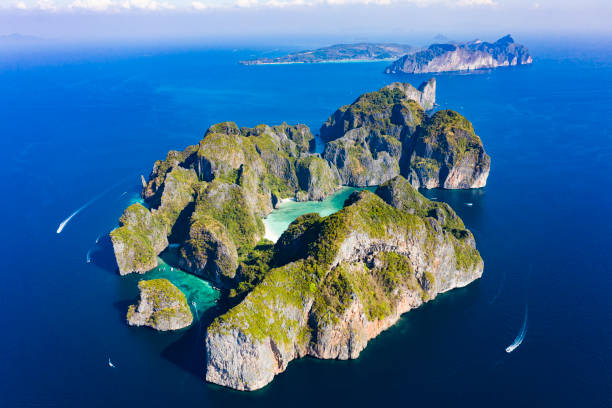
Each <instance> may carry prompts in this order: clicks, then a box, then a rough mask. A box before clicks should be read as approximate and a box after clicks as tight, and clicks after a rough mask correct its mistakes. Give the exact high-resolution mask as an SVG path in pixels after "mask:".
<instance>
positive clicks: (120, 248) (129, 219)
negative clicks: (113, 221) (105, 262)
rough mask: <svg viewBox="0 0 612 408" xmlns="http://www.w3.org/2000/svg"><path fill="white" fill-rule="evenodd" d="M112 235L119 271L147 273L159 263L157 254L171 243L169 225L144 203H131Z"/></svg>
mask: <svg viewBox="0 0 612 408" xmlns="http://www.w3.org/2000/svg"><path fill="white" fill-rule="evenodd" d="M119 225H120V226H119V228H117V229H115V230H113V231H112V232H111V234H110V236H111V241H112V243H113V249H114V251H115V258H116V259H117V265H118V267H119V273H120V274H121V275H125V274H128V273H131V272H138V273H144V272H146V271H148V270H150V269H153V268H155V267H156V266H157V254H159V253H160V252H161V251H163V250H164V249H165V248H166V247H167V246H168V237H167V229H166V226H165V225H164V224H163V223H162V222H160V221H159V220H158V219H157V218H156V217H154V216H153V215H152V214H151V212H150V211H149V210H148V209H147V208H145V207H144V206H142V205H141V204H133V205H131V206H129V207H128V208H127V209H126V210H125V212H124V213H123V215H122V216H121V218H120V219H119Z"/></svg>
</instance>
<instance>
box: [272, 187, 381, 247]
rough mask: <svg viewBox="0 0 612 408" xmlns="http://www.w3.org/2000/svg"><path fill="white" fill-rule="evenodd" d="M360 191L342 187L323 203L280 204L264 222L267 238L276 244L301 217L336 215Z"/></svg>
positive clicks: (291, 202) (292, 202)
mask: <svg viewBox="0 0 612 408" xmlns="http://www.w3.org/2000/svg"><path fill="white" fill-rule="evenodd" d="M375 189H376V188H375V187H368V190H372V191H374V190H375ZM359 190H363V188H354V187H342V188H341V189H339V190H338V191H336V192H335V193H334V194H332V195H330V196H329V197H327V198H326V199H325V200H323V201H306V202H296V201H293V200H290V201H285V202H283V203H281V204H279V205H278V207H277V208H276V209H275V210H274V211H272V212H271V213H270V214H269V215H268V216H267V217H266V218H264V220H263V222H264V225H265V226H266V238H267V239H269V240H270V241H273V242H276V241H277V240H278V238H279V237H280V236H281V234H282V233H283V232H284V231H285V230H286V229H287V227H288V226H289V224H291V223H292V222H293V220H295V219H296V218H297V217H299V216H300V215H304V214H308V213H313V212H314V213H319V215H320V216H321V217H325V216H328V215H330V214H333V213H335V212H336V211H338V210H340V209H341V208H342V207H343V206H344V201H345V200H346V199H347V198H348V197H349V196H350V195H351V193H352V192H353V191H359Z"/></svg>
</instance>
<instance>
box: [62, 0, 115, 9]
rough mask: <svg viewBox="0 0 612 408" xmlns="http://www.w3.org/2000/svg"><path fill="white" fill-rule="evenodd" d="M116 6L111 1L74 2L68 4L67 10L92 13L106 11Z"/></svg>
mask: <svg viewBox="0 0 612 408" xmlns="http://www.w3.org/2000/svg"><path fill="white" fill-rule="evenodd" d="M115 6H116V4H115V2H113V1H112V0H76V1H73V2H72V3H70V5H69V6H68V8H71V9H85V10H92V11H106V10H109V9H111V8H114V7H115Z"/></svg>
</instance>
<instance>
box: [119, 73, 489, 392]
mask: <svg viewBox="0 0 612 408" xmlns="http://www.w3.org/2000/svg"><path fill="white" fill-rule="evenodd" d="M434 98H435V81H433V80H431V81H428V82H426V83H424V84H423V85H422V86H421V87H420V89H419V90H417V89H415V88H413V87H412V86H410V85H408V84H401V83H395V84H391V85H390V86H387V87H384V88H382V89H381V90H379V91H377V92H371V93H368V94H365V95H362V96H361V97H359V98H358V99H357V100H356V101H355V102H354V103H353V104H351V105H347V106H345V107H342V108H340V109H339V110H338V111H337V112H336V113H335V114H334V115H333V116H332V117H330V119H329V120H328V121H327V122H326V124H325V125H324V126H323V128H322V134H325V137H326V138H327V143H326V146H325V149H324V152H323V154H322V155H319V154H313V153H312V148H313V140H314V139H313V135H312V133H311V132H310V130H309V129H308V127H306V126H304V125H297V126H289V125H287V124H282V125H280V126H267V125H259V126H256V127H254V128H239V127H238V126H237V125H236V124H235V123H233V122H223V123H219V124H216V125H213V126H211V127H210V128H209V129H208V131H207V132H206V135H205V136H204V138H203V139H202V140H201V141H200V143H199V144H198V145H197V146H191V147H188V148H187V149H186V150H184V151H183V152H174V151H173V152H170V153H169V154H168V156H167V157H166V159H165V160H163V161H158V162H156V163H155V166H154V168H153V171H152V172H151V175H150V177H149V180H144V182H143V192H142V196H143V198H144V200H145V203H146V204H147V205H148V207H149V208H147V207H145V206H143V205H140V204H135V205H133V206H130V207H129V208H128V209H127V210H126V211H125V213H124V214H123V216H122V217H121V219H120V227H119V228H117V229H115V230H114V231H113V232H112V233H111V239H112V242H113V247H114V250H115V255H116V258H117V263H118V265H119V271H120V273H121V274H125V273H130V272H145V271H147V270H149V269H151V268H153V267H155V266H156V265H157V255H158V254H159V253H160V251H162V250H163V249H164V248H166V247H167V246H168V243H169V242H172V243H173V244H175V245H177V246H178V263H179V266H180V267H181V268H182V269H184V270H186V271H188V272H191V273H193V274H196V275H198V276H201V277H203V278H205V279H207V280H209V281H211V282H212V283H213V284H214V285H215V286H217V287H219V288H222V289H223V291H222V293H223V296H224V299H223V300H224V303H223V304H224V310H227V312H226V313H224V314H223V315H221V316H218V317H217V318H216V319H215V320H214V321H213V323H212V324H211V326H210V327H209V328H208V330H207V334H206V348H207V372H206V379H207V380H208V381H211V382H214V383H217V384H221V385H224V386H228V387H232V388H236V389H240V390H253V389H257V388H261V387H263V386H264V385H265V384H267V383H269V382H270V381H271V380H272V379H273V378H274V376H275V375H276V374H277V373H279V372H282V371H283V370H285V369H286V367H287V365H288V364H289V362H290V361H291V360H293V359H295V358H298V357H301V356H305V355H311V356H315V357H319V358H339V359H347V358H356V357H357V356H358V355H359V353H360V352H361V350H363V348H364V347H366V345H367V343H368V341H369V340H370V339H371V338H373V337H375V336H376V335H377V334H378V333H380V332H381V331H382V330H385V329H386V328H388V327H390V326H391V325H393V324H394V323H395V322H396V321H397V319H398V318H399V316H400V315H401V314H402V313H405V312H406V311H408V310H410V309H412V308H415V307H418V306H419V305H421V304H422V303H424V302H427V301H429V300H431V299H433V298H434V297H435V296H436V295H437V294H439V293H442V292H445V291H447V290H451V289H452V288H455V287H461V286H465V285H467V284H469V283H470V282H471V281H473V280H474V279H477V278H478V277H479V276H480V275H481V274H482V269H483V262H482V259H481V258H480V255H479V253H478V251H477V250H476V248H475V242H474V238H473V236H472V234H471V233H470V232H469V231H468V230H467V229H466V228H465V226H464V225H463V222H462V221H461V220H460V219H459V217H457V215H456V214H455V213H454V211H453V210H452V209H451V208H450V207H449V206H448V205H446V204H441V203H436V202H430V201H428V200H427V199H426V198H425V197H423V196H422V195H420V194H419V193H418V191H417V190H415V187H428V188H430V187H438V186H440V187H445V188H471V187H479V186H482V185H484V183H485V182H486V177H487V175H488V171H489V166H490V159H489V157H488V156H487V155H486V154H485V153H484V149H483V148H482V143H481V141H480V139H479V138H478V136H476V134H475V133H474V129H473V127H472V125H471V123H470V122H469V121H467V119H465V118H464V117H463V116H461V115H459V114H458V113H456V112H453V111H440V112H437V113H435V114H433V115H432V116H431V117H429V116H427V114H426V113H425V109H424V108H423V106H425V107H429V106H431V105H433V103H434V100H435V99H434ZM400 175H405V176H406V177H407V178H408V180H406V179H405V178H403V177H401V176H400ZM341 184H348V185H353V186H372V185H379V188H378V189H377V190H376V193H372V192H370V191H362V192H359V193H355V194H353V195H351V196H350V197H349V199H347V200H346V202H345V204H344V208H343V209H342V210H340V211H339V212H337V213H335V214H332V215H330V216H327V217H320V216H319V215H317V214H306V215H303V216H301V217H298V218H297V219H296V220H295V221H294V222H293V223H292V224H291V225H290V226H289V228H288V229H287V231H286V232H285V233H284V234H283V235H282V236H281V237H280V239H279V240H278V242H277V243H276V244H274V243H272V242H270V241H267V240H265V239H263V237H264V232H265V229H264V225H263V222H262V217H265V216H266V215H267V214H269V213H270V211H272V209H273V207H274V206H276V204H277V203H278V202H279V201H280V200H281V199H283V198H288V197H295V198H296V199H297V200H321V199H323V198H325V197H327V196H328V195H329V194H331V193H333V192H334V191H335V190H336V189H337V188H339V187H340V185H341ZM140 286H141V301H140V303H139V304H138V305H134V306H132V307H131V308H130V310H129V311H128V321H129V322H130V324H137V325H149V326H151V327H155V328H157V329H160V330H169V329H174V328H179V327H184V325H188V324H190V322H191V315H190V313H189V314H188V313H187V312H188V308H186V305H185V298H184V296H182V294H180V291H178V289H176V288H175V287H173V286H172V285H171V284H170V283H169V282H167V281H165V282H164V281H163V280H161V281H158V280H154V281H148V282H141V283H140ZM177 292H178V293H177ZM181 296H182V297H181ZM188 317H189V318H188Z"/></svg>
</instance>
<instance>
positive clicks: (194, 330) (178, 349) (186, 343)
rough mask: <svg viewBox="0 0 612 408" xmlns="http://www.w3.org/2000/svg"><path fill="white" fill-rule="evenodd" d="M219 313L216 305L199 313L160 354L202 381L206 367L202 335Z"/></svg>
mask: <svg viewBox="0 0 612 408" xmlns="http://www.w3.org/2000/svg"><path fill="white" fill-rule="evenodd" d="M219 314H221V309H220V308H219V307H217V306H214V307H211V308H210V309H208V310H206V311H204V312H203V313H201V314H200V316H199V318H198V319H197V320H196V321H194V323H193V324H192V325H191V326H190V327H189V328H187V329H185V330H184V334H183V336H181V338H180V339H178V340H177V341H175V342H174V343H172V344H170V345H169V346H168V347H166V348H165V349H164V350H163V351H162V353H161V356H162V357H163V358H165V359H166V360H168V361H169V362H171V363H172V364H174V365H176V366H177V367H179V368H181V369H183V370H185V371H187V372H188V373H190V374H193V375H194V376H196V377H198V378H200V379H202V381H204V376H205V367H206V350H205V346H204V336H205V334H206V328H207V327H208V326H209V325H210V323H212V321H213V320H214V318H215V317H217V316H219ZM194 317H195V316H194Z"/></svg>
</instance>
